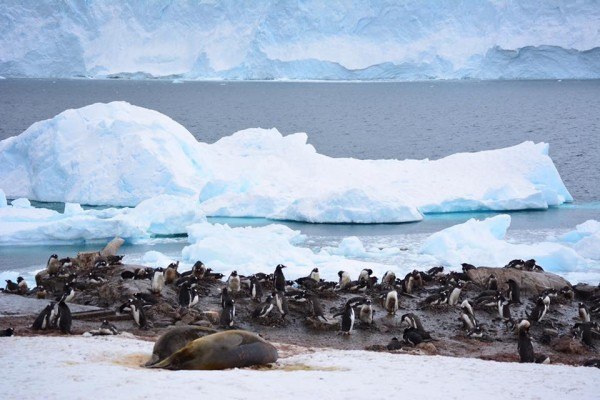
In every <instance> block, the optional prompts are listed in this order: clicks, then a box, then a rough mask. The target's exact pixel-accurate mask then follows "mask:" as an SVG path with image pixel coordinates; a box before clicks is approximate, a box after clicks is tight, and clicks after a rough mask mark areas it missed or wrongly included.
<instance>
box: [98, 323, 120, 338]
mask: <svg viewBox="0 0 600 400" xmlns="http://www.w3.org/2000/svg"><path fill="white" fill-rule="evenodd" d="M98 334H99V335H118V334H119V330H118V329H117V327H116V326H114V325H113V324H111V323H110V322H108V321H107V320H103V321H102V325H100V329H98Z"/></svg>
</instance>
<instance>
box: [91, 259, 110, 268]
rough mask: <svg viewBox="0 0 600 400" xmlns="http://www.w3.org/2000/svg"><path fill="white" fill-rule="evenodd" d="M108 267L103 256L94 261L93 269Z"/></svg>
mask: <svg viewBox="0 0 600 400" xmlns="http://www.w3.org/2000/svg"><path fill="white" fill-rule="evenodd" d="M107 267H108V262H106V260H105V259H104V258H99V259H96V261H94V269H103V268H107Z"/></svg>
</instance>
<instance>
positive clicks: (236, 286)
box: [227, 271, 242, 296]
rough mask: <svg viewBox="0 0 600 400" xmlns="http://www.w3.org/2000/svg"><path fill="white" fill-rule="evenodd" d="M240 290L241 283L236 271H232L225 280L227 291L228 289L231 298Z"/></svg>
mask: <svg viewBox="0 0 600 400" xmlns="http://www.w3.org/2000/svg"><path fill="white" fill-rule="evenodd" d="M241 288H242V282H241V280H240V276H239V275H238V273H237V271H232V272H231V274H230V275H229V278H227V289H229V293H231V295H232V296H235V295H236V294H237V293H238V292H239V291H240V289H241Z"/></svg>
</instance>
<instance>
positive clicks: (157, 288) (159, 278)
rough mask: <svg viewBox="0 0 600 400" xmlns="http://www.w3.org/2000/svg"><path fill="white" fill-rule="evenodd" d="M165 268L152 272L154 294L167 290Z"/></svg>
mask: <svg viewBox="0 0 600 400" xmlns="http://www.w3.org/2000/svg"><path fill="white" fill-rule="evenodd" d="M164 272H165V270H164V268H160V267H159V268H155V269H154V271H153V272H152V278H151V279H152V286H151V287H152V289H151V290H152V292H154V293H157V294H160V293H162V291H163V289H164V288H165V275H164Z"/></svg>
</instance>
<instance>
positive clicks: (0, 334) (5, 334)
mask: <svg viewBox="0 0 600 400" xmlns="http://www.w3.org/2000/svg"><path fill="white" fill-rule="evenodd" d="M14 334H15V330H14V329H13V328H7V329H2V330H0V337H9V336H12V335H14Z"/></svg>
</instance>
